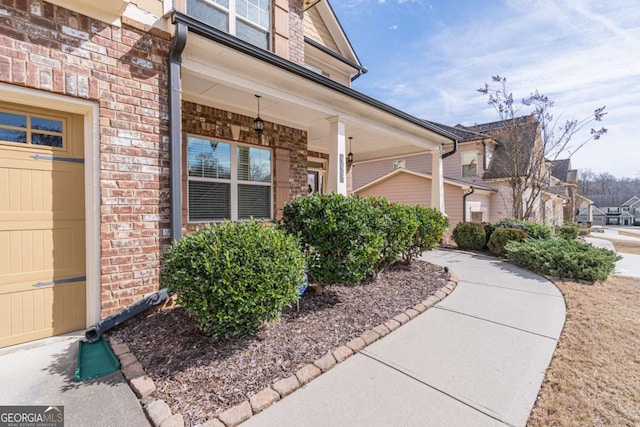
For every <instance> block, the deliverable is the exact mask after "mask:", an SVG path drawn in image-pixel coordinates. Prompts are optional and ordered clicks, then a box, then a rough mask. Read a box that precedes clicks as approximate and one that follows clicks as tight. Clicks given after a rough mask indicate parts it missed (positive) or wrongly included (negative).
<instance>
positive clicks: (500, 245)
mask: <svg viewBox="0 0 640 427" xmlns="http://www.w3.org/2000/svg"><path fill="white" fill-rule="evenodd" d="M526 238H527V234H526V233H525V232H524V231H522V230H518V229H517V228H496V230H495V231H494V232H493V234H491V239H489V243H487V247H488V248H489V250H490V251H491V253H492V254H494V255H497V256H503V255H504V248H505V246H506V245H507V243H509V242H513V241H515V242H521V241H523V240H524V239H526Z"/></svg>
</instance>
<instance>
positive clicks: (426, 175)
mask: <svg viewBox="0 0 640 427" xmlns="http://www.w3.org/2000/svg"><path fill="white" fill-rule="evenodd" d="M400 174H408V175H412V176H417V177H419V178H423V179H427V180H429V181H431V179H432V177H431V174H429V173H419V172H414V171H411V170H408V169H405V168H399V169H396V170H394V171H392V172H389V173H388V174H386V175H383V176H381V177H380V178H378V179H375V180H373V181H371V182H369V183H367V184H365V185H363V186H362V187H360V188H356V189H355V190H353V192H354V193H359V192H361V191H364V190H367V189H369V188H371V187H375V186H376V185H378V184H380V183H382V182H384V181H387V180H389V179H391V178H393V177H395V176H398V175H400ZM444 183H445V184H450V185H454V186H456V187H460V189H462V190H466V189H468V188H470V187H473V188H475V189H476V190H481V191H490V192H496V191H497V190H496V189H494V188H492V187H489V186H487V185H482V184H476V183H469V182H466V181H460V180H458V179H453V178H447V177H444Z"/></svg>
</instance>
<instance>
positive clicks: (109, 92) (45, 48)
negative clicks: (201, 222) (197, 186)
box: [0, 0, 170, 317]
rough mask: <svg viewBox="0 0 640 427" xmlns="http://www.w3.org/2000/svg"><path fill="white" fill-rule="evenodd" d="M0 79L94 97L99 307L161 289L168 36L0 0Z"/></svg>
mask: <svg viewBox="0 0 640 427" xmlns="http://www.w3.org/2000/svg"><path fill="white" fill-rule="evenodd" d="M0 25H1V26H2V31H0V81H1V82H4V83H10V84H14V85H20V86H23V87H27V88H32V89H37V90H41V91H47V92H53V93H57V94H63V95H67V96H70V97H76V98H82V99H85V100H91V101H94V102H96V103H97V104H99V114H100V187H101V192H100V240H101V259H100V263H101V272H100V282H101V295H100V297H101V315H102V316H103V317H104V316H107V315H109V314H112V313H113V312H115V311H117V310H119V309H121V308H122V307H124V306H126V305H128V304H131V303H132V302H134V301H135V300H137V299H139V298H140V296H141V295H142V294H147V293H150V292H153V291H156V290H158V286H159V271H160V250H161V247H162V246H163V245H164V244H166V243H168V240H167V239H165V238H163V237H162V234H163V233H162V229H165V228H168V226H169V175H168V173H169V172H168V167H169V154H168V121H167V83H166V82H167V66H166V62H167V60H166V58H167V55H168V50H169V45H170V40H169V35H168V34H164V33H161V32H159V31H157V30H155V29H151V28H141V27H137V24H136V23H134V22H129V21H127V20H126V18H125V19H123V25H122V27H115V26H110V25H107V24H105V23H102V22H100V21H96V20H94V19H91V18H88V17H86V16H82V15H79V14H78V13H75V12H72V11H69V10H66V9H64V8H61V7H57V6H54V5H51V4H49V3H46V2H44V1H38V0H3V1H2V3H1V4H0Z"/></svg>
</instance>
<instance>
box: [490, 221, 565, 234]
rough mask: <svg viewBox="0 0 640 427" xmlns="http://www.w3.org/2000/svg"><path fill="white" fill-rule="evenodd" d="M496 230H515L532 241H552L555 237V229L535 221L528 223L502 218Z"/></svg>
mask: <svg viewBox="0 0 640 427" xmlns="http://www.w3.org/2000/svg"><path fill="white" fill-rule="evenodd" d="M494 225H495V227H496V228H515V229H518V230H522V231H524V232H525V233H527V237H530V238H532V239H550V238H551V236H553V228H551V227H549V226H548V225H544V224H540V223H538V222H535V221H526V220H523V219H516V218H502V219H500V220H498V221H496V223H495V224H494Z"/></svg>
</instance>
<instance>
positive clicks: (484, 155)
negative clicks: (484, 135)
mask: <svg viewBox="0 0 640 427" xmlns="http://www.w3.org/2000/svg"><path fill="white" fill-rule="evenodd" d="M482 170H485V171H486V170H487V143H486V142H484V139H483V140H482Z"/></svg>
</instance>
